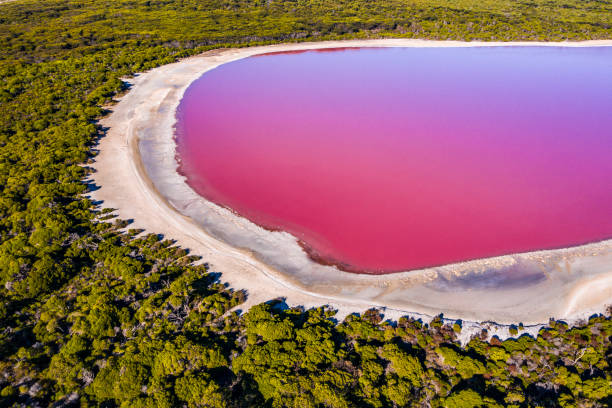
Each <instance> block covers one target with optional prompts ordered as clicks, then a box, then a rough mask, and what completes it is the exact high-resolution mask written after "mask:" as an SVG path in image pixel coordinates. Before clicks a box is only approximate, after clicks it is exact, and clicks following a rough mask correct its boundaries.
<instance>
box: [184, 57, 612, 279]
mask: <svg viewBox="0 0 612 408" xmlns="http://www.w3.org/2000/svg"><path fill="white" fill-rule="evenodd" d="M177 118H178V123H177V143H178V155H179V158H180V160H181V167H180V171H181V172H182V173H183V174H185V175H186V176H187V178H188V183H189V184H190V185H191V186H192V187H193V188H194V189H195V190H196V191H197V192H198V193H199V194H201V195H202V196H204V197H206V198H207V199H210V200H212V201H213V202H215V203H218V204H221V205H223V206H226V207H229V208H231V209H233V210H234V211H235V212H237V213H238V214H240V215H242V216H244V217H247V218H248V219H250V220H252V221H253V222H255V223H257V224H259V225H261V226H264V227H266V228H269V229H279V230H284V231H288V232H290V233H292V234H293V235H294V236H296V237H297V238H299V239H300V240H301V241H302V242H303V243H304V245H305V247H306V248H307V249H308V251H309V252H310V253H311V255H313V256H314V257H315V258H316V259H319V260H322V261H325V262H331V263H336V264H339V265H341V266H342V267H344V268H345V269H347V270H352V271H360V272H369V273H385V272H392V271H398V270H410V269H415V268H421V267H427V266H435V265H442V264H447V263H451V262H457V261H465V260H470V259H475V258H483V257H489V256H496V255H502V254H509V253H516V252H524V251H531V250H539V249H550V248H559V247H567V246H572V245H577V244H582V243H587V242H592V241H598V240H602V239H607V238H611V237H612V48H611V47H601V48H545V47H497V48H439V49H438V48H384V49H375V48H364V49H348V50H347V49H343V50H336V51H333V52H316V51H310V52H303V53H287V54H274V55H264V56H259V57H251V58H247V59H244V60H240V61H237V62H233V63H229V64H226V65H222V66H221V67H219V68H217V69H215V70H213V71H210V72H208V73H206V74H204V75H203V76H202V77H201V78H200V79H198V80H197V81H196V82H194V83H193V84H192V85H191V86H190V88H189V89H188V90H187V92H186V94H185V97H184V99H183V100H182V102H181V104H180V107H179V110H178V114H177Z"/></svg>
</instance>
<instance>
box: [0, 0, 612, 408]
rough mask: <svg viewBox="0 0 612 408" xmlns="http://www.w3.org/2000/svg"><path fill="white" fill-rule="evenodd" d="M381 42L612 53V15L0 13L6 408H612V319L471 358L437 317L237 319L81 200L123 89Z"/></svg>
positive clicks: (201, 10)
mask: <svg viewBox="0 0 612 408" xmlns="http://www.w3.org/2000/svg"><path fill="white" fill-rule="evenodd" d="M377 37H407V38H428V39H455V40H477V39H478V40H498V41H507V40H586V39H610V38H612V3H611V2H609V1H602V0H598V1H595V0H592V1H591V0H586V1H578V0H531V1H514V0H513V1H509V0H496V1H492V0H479V1H476V0H457V1H448V0H411V1H407V0H330V1H310V0H286V1H276V0H262V1H240V0H235V1H234V0H229V1H214V0H212V1H210V0H209V1H205V0H202V1H197V0H183V1H181V0H149V1H143V0H113V1H104V0H102V1H100V0H97V1H94V0H87V1H75V0H46V1H38V0H36V1H35V0H16V1H11V2H6V3H2V4H0V321H1V322H2V324H1V326H0V406H108V407H112V406H125V407H127V406H129V407H138V406H142V407H153V406H160V407H161V406H164V407H173V406H188V407H247V406H256V407H376V408H378V407H405V406H431V407H484V406H486V407H496V406H500V407H501V406H508V407H527V406H537V407H558V406H561V407H575V406H579V407H606V406H610V405H612V386H611V385H612V384H611V381H612V374H611V370H610V362H611V359H612V355H611V350H612V348H611V342H610V339H611V336H612V320H610V315H609V313H608V314H607V315H606V316H594V317H592V318H591V319H590V320H588V321H585V322H582V323H581V324H578V325H577V326H575V327H568V326H567V324H565V323H563V322H559V321H554V320H551V322H550V325H549V326H548V327H546V328H544V329H542V330H541V331H540V333H539V334H538V336H537V337H536V338H533V337H531V336H528V335H526V334H524V332H523V331H522V326H521V325H519V324H518V323H519V322H517V326H515V327H513V328H512V333H513V338H512V339H508V340H506V341H500V340H499V339H497V338H493V339H489V336H488V334H487V333H486V331H483V333H481V334H480V335H478V336H476V337H474V338H473V339H472V340H471V341H470V342H469V343H468V344H467V345H463V346H462V345H461V344H459V342H458V340H457V338H458V337H457V336H458V333H460V332H461V330H462V328H461V322H456V323H454V324H449V323H447V322H444V321H443V320H442V319H441V318H439V317H437V318H436V319H434V321H432V322H429V323H424V322H421V321H417V320H412V319H401V320H400V321H399V322H388V321H383V319H382V318H381V317H380V314H379V312H378V311H376V310H371V311H369V312H368V313H364V314H363V315H361V316H360V315H352V316H349V317H348V318H347V319H345V320H344V321H341V322H337V321H336V320H335V319H334V316H335V312H334V311H333V310H330V309H328V308H325V307H322V308H318V309H311V310H303V309H300V308H286V307H285V305H284V304H283V302H282V301H281V300H272V299H271V301H270V302H269V303H266V304H261V305H258V306H255V307H253V308H251V309H250V310H249V311H248V312H241V310H240V304H241V303H242V302H243V301H244V299H245V296H246V294H245V293H244V292H242V291H239V290H233V289H232V288H229V287H227V286H226V285H224V284H223V276H221V277H220V278H219V277H217V276H214V275H213V274H210V273H209V272H208V271H207V268H206V264H201V263H197V262H196V261H198V260H199V259H198V258H197V257H195V256H192V255H191V254H189V252H188V248H179V247H177V246H176V245H175V244H174V243H173V242H170V241H168V240H164V239H162V238H160V237H159V236H157V235H155V234H154V233H155V231H147V232H146V233H143V232H142V231H135V230H130V229H129V223H128V222H127V221H124V220H118V219H116V217H114V216H113V215H112V211H111V210H104V209H102V207H101V206H100V205H99V203H94V202H92V201H90V200H89V199H87V198H85V195H86V193H87V192H88V191H89V190H90V189H91V188H94V186H92V185H90V184H88V183H87V182H86V180H87V177H88V175H89V174H90V172H91V171H92V170H91V169H90V168H89V167H88V165H89V164H90V163H91V161H92V160H95V154H96V142H97V140H99V138H100V137H104V129H103V128H101V127H100V126H99V124H98V120H99V119H100V118H101V117H102V116H103V115H105V114H106V113H107V112H106V111H105V108H104V107H105V106H108V105H109V104H111V103H112V98H113V97H114V96H116V95H117V94H119V93H121V92H125V91H127V89H126V85H125V83H124V82H123V81H122V78H125V77H127V76H130V75H133V74H135V73H137V72H142V71H145V70H148V69H151V68H153V67H156V66H159V65H163V64H166V63H170V62H173V61H176V60H177V59H179V58H182V57H186V56H189V55H193V54H196V53H199V52H202V51H205V50H209V49H213V48H221V47H242V46H249V45H256V44H266V43H274V42H282V41H313V40H325V39H342V38H377ZM200 261H206V260H205V259H204V260H200Z"/></svg>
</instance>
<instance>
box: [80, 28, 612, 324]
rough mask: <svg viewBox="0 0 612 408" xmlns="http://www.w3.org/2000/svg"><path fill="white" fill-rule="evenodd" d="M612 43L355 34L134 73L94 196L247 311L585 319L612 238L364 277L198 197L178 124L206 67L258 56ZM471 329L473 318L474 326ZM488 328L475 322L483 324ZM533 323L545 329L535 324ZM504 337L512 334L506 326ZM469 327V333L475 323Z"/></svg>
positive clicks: (598, 300) (599, 306)
mask: <svg viewBox="0 0 612 408" xmlns="http://www.w3.org/2000/svg"><path fill="white" fill-rule="evenodd" d="M501 45H503V46H509V45H521V46H534V45H537V46H564V47H579V46H612V40H610V41H587V42H568V43H535V42H534V43H482V42H472V43H465V42H454V41H424V40H404V39H386V40H355V41H342V42H339V41H335V42H322V43H301V44H280V45H273V46H264V47H252V48H242V49H229V50H216V51H211V52H208V53H204V54H202V55H198V56H195V57H191V58H187V59H184V60H182V61H180V62H178V63H174V64H169V65H166V66H163V67H159V68H156V69H154V70H151V71H149V72H147V73H144V74H139V75H137V76H136V77H135V78H133V79H131V80H129V82H130V83H131V84H132V88H131V90H130V91H129V92H128V93H127V94H126V95H125V96H124V97H122V98H121V100H120V101H119V103H117V104H116V105H115V106H113V108H112V111H113V112H112V114H111V115H109V116H108V117H106V118H105V119H104V120H103V123H102V124H103V126H106V127H108V128H109V130H108V132H107V134H106V136H105V137H104V138H103V139H102V140H101V142H100V146H99V149H100V154H99V155H98V156H97V157H96V162H95V165H94V167H95V169H96V170H97V172H96V173H95V174H94V175H93V177H92V181H93V182H94V183H95V184H96V185H98V186H99V187H100V188H99V189H98V190H96V191H94V192H92V194H91V197H92V198H93V199H94V200H99V201H102V205H103V206H104V207H110V208H115V209H117V214H118V215H119V216H120V217H121V218H123V219H132V220H133V221H134V222H133V224H131V225H130V227H131V228H142V229H144V230H145V231H147V232H152V233H159V234H163V235H164V236H165V237H167V238H170V239H173V240H176V241H177V244H178V245H180V246H182V247H185V248H189V249H190V250H191V252H192V253H193V254H197V255H201V256H202V257H203V261H205V262H208V263H209V265H210V266H211V268H212V271H213V272H220V273H222V276H221V279H222V280H223V281H225V282H228V283H229V284H230V286H231V287H233V288H235V289H246V290H247V292H248V300H247V303H246V304H245V305H244V308H248V307H249V306H250V305H253V304H257V303H260V302H263V301H267V300H270V299H272V298H276V297H283V298H285V299H286V302H287V304H289V305H292V306H293V305H303V306H305V307H311V306H320V305H329V306H331V307H334V308H336V309H338V310H339V317H340V318H341V317H343V316H345V315H347V314H349V313H352V312H360V311H363V310H365V309H368V308H370V307H374V306H376V307H381V308H384V309H385V310H386V314H387V317H388V318H397V317H399V316H401V315H411V316H416V317H422V318H424V319H427V317H428V316H433V315H437V314H439V313H443V314H444V315H445V317H447V318H450V319H463V320H465V321H472V322H483V321H495V322H498V323H506V324H507V323H517V322H523V323H525V324H532V325H537V324H540V323H544V322H547V321H548V319H549V318H550V317H555V318H558V319H565V320H569V321H572V320H575V319H581V318H584V317H587V316H589V315H591V314H593V313H598V312H602V311H604V309H605V307H606V306H607V305H608V304H610V303H612V240H608V241H604V242H600V243H595V244H589V245H584V246H580V247H574V248H568V249H561V250H550V251H537V252H530V253H525V254H515V255H508V256H502V257H495V258H487V259H482V260H477V261H470V262H463V263H459V264H453V265H447V266H443V267H437V268H429V269H424V270H418V271H410V272H399V273H395V274H390V275H383V276H373V275H355V274H350V273H346V272H342V271H339V270H338V269H336V268H335V267H332V266H325V265H319V264H316V263H315V262H312V261H311V260H310V259H309V258H308V256H307V255H306V254H305V253H304V251H303V250H302V248H301V247H300V246H299V244H298V242H297V240H296V239H295V238H294V237H293V236H291V235H290V234H287V233H284V232H270V231H266V230H264V229H262V228H260V227H258V226H256V225H254V224H253V223H251V222H249V221H248V220H246V219H243V218H240V217H237V216H236V215H234V214H233V213H231V212H230V211H228V210H226V209H224V208H221V207H219V206H216V205H215V204H213V203H211V202H209V201H207V200H205V199H203V198H202V197H200V196H198V195H197V194H196V193H195V192H194V191H193V190H191V188H189V186H187V184H186V183H185V181H184V178H183V177H182V176H180V175H179V174H178V173H177V172H176V168H177V163H176V160H175V144H174V138H173V125H174V122H175V111H176V108H177V106H178V103H179V101H180V100H181V98H182V95H183V93H184V91H185V89H186V88H187V87H188V86H189V85H190V84H191V83H192V82H193V81H194V80H195V79H197V78H198V77H200V76H201V75H202V74H203V73H204V72H206V71H209V70H211V69H213V68H215V67H217V66H219V65H221V64H225V63H228V62H231V61H235V60H238V59H241V58H245V57H248V56H252V55H256V54H262V53H267V52H277V51H292V50H305V49H314V48H335V47H364V46H370V47H398V46H401V47H473V46H501ZM468 327H471V326H469V324H468ZM478 327H480V326H479V325H475V326H473V330H476V329H477V328H478ZM533 329H534V330H535V329H537V326H534V327H533ZM497 330H501V331H502V332H500V333H499V334H501V335H503V334H504V333H503V330H505V329H503V328H498V329H497ZM466 332H469V330H467V331H466Z"/></svg>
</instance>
